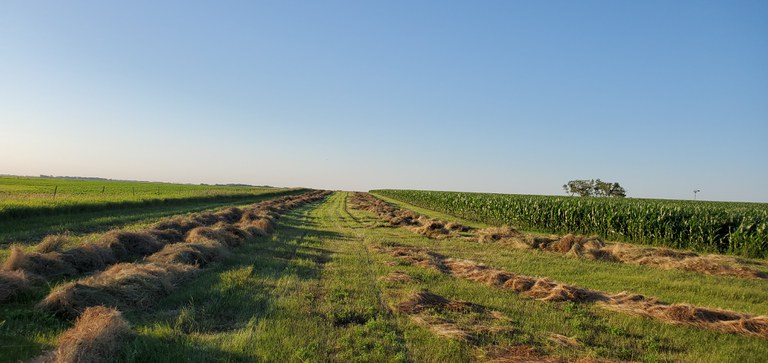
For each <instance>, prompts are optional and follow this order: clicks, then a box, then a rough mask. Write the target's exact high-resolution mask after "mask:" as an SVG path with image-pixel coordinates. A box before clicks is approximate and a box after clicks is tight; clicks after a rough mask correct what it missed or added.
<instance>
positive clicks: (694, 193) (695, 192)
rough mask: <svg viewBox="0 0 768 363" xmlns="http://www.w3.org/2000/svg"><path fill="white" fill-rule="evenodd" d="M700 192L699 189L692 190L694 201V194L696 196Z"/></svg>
mask: <svg viewBox="0 0 768 363" xmlns="http://www.w3.org/2000/svg"><path fill="white" fill-rule="evenodd" d="M700 191H701V189H694V190H693V200H696V194H697V193H698V192H700Z"/></svg>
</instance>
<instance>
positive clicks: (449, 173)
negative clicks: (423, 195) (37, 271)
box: [0, 1, 768, 202]
mask: <svg viewBox="0 0 768 363" xmlns="http://www.w3.org/2000/svg"><path fill="white" fill-rule="evenodd" d="M766 34H768V2H765V1H657V2H655V1H643V2H623V1H622V2H610V1H579V2H574V1H547V2H523V1H484V2H476V1H451V2H448V1H418V2H413V1H242V2H236V1H217V2H213V1H163V2H155V1H131V2H116V1H115V2H104V1H71V2H61V1H34V2H33V1H3V2H1V3H0V80H1V81H0V173H8V174H23V175H38V174H55V175H85V176H101V177H108V178H120V179H141V180H158V181H174V182H191V183H201V182H206V183H227V182H240V183H252V184H271V185H285V186H309V187H315V188H329V189H347V190H368V189H371V188H416V189H437V190H463V191H486V192H501V193H522V194H563V193H562V190H561V189H560V186H561V185H562V184H564V183H565V182H567V181H568V180H571V179H585V178H586V179H589V178H602V179H603V180H608V181H618V182H620V183H621V184H622V185H623V186H624V187H625V188H626V189H627V190H628V194H629V196H631V197H647V198H679V199H688V198H692V197H693V193H692V190H693V189H701V193H700V194H699V197H700V198H702V199H709V200H738V201H761V202H768V187H766V186H768V161H767V160H768V143H766V138H767V137H768V37H767V36H766Z"/></svg>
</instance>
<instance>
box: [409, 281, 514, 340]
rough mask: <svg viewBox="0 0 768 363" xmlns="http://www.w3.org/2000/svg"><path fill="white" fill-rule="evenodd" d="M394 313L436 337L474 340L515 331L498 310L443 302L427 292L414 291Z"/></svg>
mask: <svg viewBox="0 0 768 363" xmlns="http://www.w3.org/2000/svg"><path fill="white" fill-rule="evenodd" d="M395 310H396V311H399V312H401V313H405V314H408V316H409V317H410V318H411V320H412V321H413V322H415V323H416V324H418V325H421V326H425V327H427V328H429V330H431V331H432V332H434V333H435V334H437V335H439V336H443V337H446V338H451V339H459V340H467V341H470V342H472V341H476V340H477V339H478V338H479V337H480V336H482V335H485V334H511V333H513V332H514V329H513V328H512V326H511V322H510V321H509V319H508V318H507V317H505V316H504V315H503V314H502V313H500V312H498V311H491V310H488V309H486V308H485V307H483V306H481V305H477V304H473V303H470V302H466V301H457V300H450V299H446V298H444V297H442V296H440V295H437V294H434V293H431V292H429V291H426V290H422V291H418V292H414V293H413V294H411V295H410V296H409V297H408V298H407V299H406V300H405V301H402V302H400V303H399V304H397V305H396V306H395Z"/></svg>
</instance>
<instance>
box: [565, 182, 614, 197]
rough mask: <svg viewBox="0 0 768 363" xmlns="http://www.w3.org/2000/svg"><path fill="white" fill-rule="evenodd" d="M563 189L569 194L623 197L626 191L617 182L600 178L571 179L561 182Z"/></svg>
mask: <svg viewBox="0 0 768 363" xmlns="http://www.w3.org/2000/svg"><path fill="white" fill-rule="evenodd" d="M563 189H564V190H565V192H566V193H569V194H570V195H579V196H581V197H611V198H624V197H626V196H627V191H626V190H624V188H622V186H621V185H619V183H609V182H604V181H602V180H600V179H592V180H586V179H583V180H571V181H569V182H568V183H567V184H563Z"/></svg>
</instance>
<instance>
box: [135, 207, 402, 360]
mask: <svg viewBox="0 0 768 363" xmlns="http://www.w3.org/2000/svg"><path fill="white" fill-rule="evenodd" d="M334 198H336V197H331V200H330V201H328V202H326V203H322V205H320V206H317V205H312V206H309V207H305V208H303V209H302V210H297V211H294V212H293V213H290V214H288V215H286V216H284V217H283V218H281V219H280V220H279V227H278V230H277V232H276V234H275V235H274V236H273V237H267V238H260V239H257V240H256V242H255V243H251V244H247V245H245V246H244V247H243V248H242V249H240V250H238V251H237V254H236V255H235V256H233V258H231V259H230V260H228V261H226V262H225V263H223V264H221V266H219V267H216V268H213V269H211V270H209V271H204V272H203V273H201V275H200V277H199V278H198V280H197V281H196V283H195V284H194V285H190V286H188V287H183V288H182V289H180V290H179V291H178V292H177V293H175V294H174V295H172V296H171V297H169V298H167V299H165V300H164V301H163V302H162V303H161V304H160V306H159V308H158V309H157V312H156V313H154V314H151V315H135V316H131V315H128V317H129V318H130V319H131V320H132V321H136V331H137V333H138V336H137V338H135V340H134V341H133V342H131V343H130V344H129V347H128V348H126V349H125V351H124V352H123V354H122V355H121V360H126V361H169V360H170V361H178V360H195V361H200V360H202V361H205V360H236V361H243V360H251V361H253V360H257V361H287V362H291V361H313V360H316V359H320V360H329V359H331V360H342V361H354V360H360V361H382V360H384V361H388V360H392V359H395V360H397V357H398V355H399V354H400V355H401V354H402V353H401V351H402V349H401V348H400V345H399V344H398V343H397V342H398V340H397V334H396V332H395V331H394V330H393V329H394V328H393V325H392V323H391V321H390V320H389V318H388V317H387V314H386V312H385V311H382V310H381V309H380V308H378V307H377V304H375V302H376V301H377V299H378V297H377V295H376V294H375V287H372V285H371V283H372V282H373V281H374V280H372V277H371V275H370V274H369V273H368V272H366V270H365V269H361V267H364V266H366V263H364V262H363V261H365V260H360V258H361V255H360V254H359V253H358V252H355V251H356V250H358V251H359V250H360V249H361V248H362V247H363V246H362V245H360V244H359V243H353V242H354V241H349V240H348V238H349V237H348V236H343V235H341V234H340V233H339V232H338V231H335V230H334V225H333V223H331V224H329V223H328V222H327V221H329V220H330V221H331V222H333V220H332V219H330V218H328V217H326V216H327V215H328V214H329V213H332V211H333V210H334V208H338V206H339V203H338V202H337V203H334V202H333V199H334ZM315 208H317V209H315ZM362 251H365V249H362ZM323 357H324V358H323Z"/></svg>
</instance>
